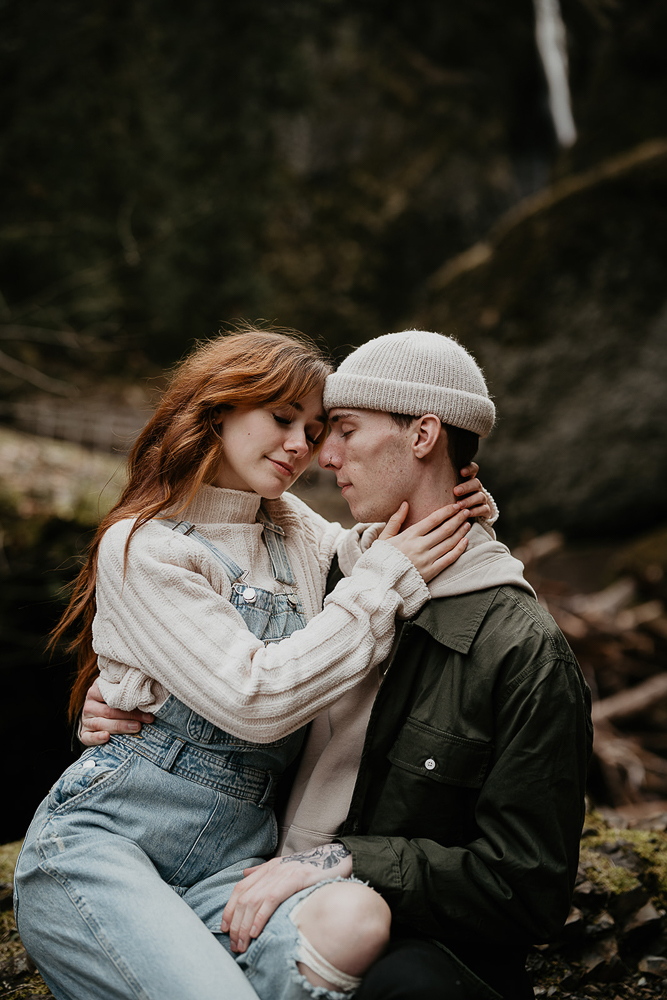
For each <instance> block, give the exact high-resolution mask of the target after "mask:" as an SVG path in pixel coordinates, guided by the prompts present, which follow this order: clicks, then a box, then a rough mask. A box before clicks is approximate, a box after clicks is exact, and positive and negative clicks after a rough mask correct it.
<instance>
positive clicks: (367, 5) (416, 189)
mask: <svg viewBox="0 0 667 1000" xmlns="http://www.w3.org/2000/svg"><path fill="white" fill-rule="evenodd" d="M538 6H539V5H538V4H537V2H536V4H535V5H534V4H533V2H532V0H504V2H503V3H498V2H494V0H469V2H467V3H465V4H454V3H441V2H436V0H411V3H409V4H406V3H399V2H395V0H355V2H354V3H352V2H350V0H281V2H280V3H278V2H276V0H226V2H225V3H224V4H221V3H219V2H216V0H190V2H189V3H188V4H187V5H186V4H182V3H178V2H176V0H87V2H86V3H83V2H82V0H61V2H59V3H57V4H54V3H52V2H47V0H20V2H19V0H0V123H1V124H0V340H1V341H2V344H0V420H1V421H2V425H3V426H0V453H1V454H2V463H1V465H2V468H0V518H1V523H2V531H3V538H4V555H3V561H2V565H1V566H0V573H1V576H0V638H1V639H2V646H3V653H2V683H3V710H2V718H1V719H0V732H1V733H2V741H3V763H4V766H5V767H4V770H5V771H6V775H7V777H6V780H5V794H6V796H8V800H9V801H10V802H12V809H11V810H10V812H11V816H10V818H9V820H8V822H7V825H6V828H3V829H2V830H1V831H0V839H10V838H15V837H19V836H21V834H22V833H23V831H24V829H25V825H26V822H27V820H28V818H29V816H30V815H31V813H32V811H33V809H34V807H35V805H36V803H37V801H38V800H39V798H40V796H41V795H42V794H43V792H44V791H45V790H46V789H47V788H48V786H49V784H50V783H51V781H52V780H53V779H54V777H55V776H56V775H57V774H58V773H59V771H60V770H61V769H62V766H63V765H64V764H66V763H67V762H68V759H69V758H68V754H69V749H68V744H69V737H68V733H67V727H66V725H65V722H64V704H65V700H66V690H67V678H68V676H69V674H70V672H71V669H72V665H71V662H70V661H69V659H68V658H67V657H66V656H65V655H64V654H59V655H57V656H56V657H55V658H54V659H52V660H49V659H48V657H47V656H46V654H45V651H44V636H45V634H46V633H47V632H48V629H49V628H50V627H51V625H52V624H53V622H54V621H55V619H56V618H57V615H58V613H59V610H60V609H61V608H62V592H61V587H62V586H63V584H65V583H66V582H67V581H68V580H69V579H70V578H71V575H72V572H73V569H74V568H75V566H76V563H77V558H78V555H79V554H80V552H81V551H82V549H83V547H84V546H85V542H86V539H87V538H88V537H89V531H90V527H91V524H92V523H93V522H94V520H95V518H96V516H97V513H96V512H97V509H98V507H97V504H98V501H97V493H98V492H99V489H100V488H101V487H102V486H103V485H104V483H105V481H106V480H107V479H108V478H109V476H112V475H113V473H114V470H115V469H116V468H117V467H119V466H121V465H122V454H123V449H124V447H125V445H126V444H127V441H128V440H129V439H130V437H131V434H132V432H133V431H136V429H137V428H138V427H139V426H140V425H141V422H142V421H143V420H144V419H145V417H146V414H147V413H148V412H149V410H150V405H151V401H152V399H153V398H154V393H155V391H156V390H157V389H159V386H160V384H161V378H162V375H161V373H162V372H163V370H164V369H165V367H168V366H170V365H172V364H173V363H174V362H175V361H176V360H177V359H178V358H179V357H181V356H182V355H183V353H184V352H185V351H186V350H187V349H188V348H189V347H190V346H191V345H192V344H193V343H194V342H195V341H197V340H200V339H202V338H207V337H210V336H212V335H214V334H215V333H216V332H217V331H218V330H219V329H220V328H221V326H222V325H223V324H225V323H228V322H231V321H233V320H234V319H236V318H247V319H251V320H255V319H257V318H264V319H266V320H268V321H274V320H275V321H277V322H278V323H280V324H283V325H289V326H294V327H297V328H299V329H302V330H304V331H305V332H306V333H308V334H309V335H311V336H313V337H315V338H317V339H319V340H321V341H322V342H323V343H324V344H326V345H327V346H328V347H329V349H330V350H331V352H332V353H333V355H334V357H335V358H337V359H340V358H342V357H343V356H344V355H345V354H346V353H347V352H348V350H349V349H350V348H351V347H353V346H356V345H358V344H360V343H363V342H364V341H366V340H368V339H369V338H370V337H374V336H378V335H380V334H383V333H386V332H390V331H394V330H399V329H403V328H405V327H407V326H414V325H416V326H422V327H425V328H427V329H433V330H438V331H441V332H443V333H447V334H451V335H454V336H456V337H457V338H458V339H459V340H460V341H461V342H462V343H463V344H465V345H466V346H467V347H469V348H470V349H471V350H472V351H473V352H474V353H475V355H476V356H477V358H478V359H479V361H480V363H481V364H482V366H483V367H484V369H485V372H486V375H487V378H488V381H489V385H490V388H491V391H492V394H493V396H494V397H495V400H496V403H497V406H498V411H499V421H498V425H497V428H496V430H495V431H494V433H493V435H492V437H491V439H490V441H489V443H488V445H487V444H485V445H484V447H483V448H482V450H481V452H480V456H481V457H480V461H481V463H482V471H483V479H484V482H485V483H486V484H487V486H488V487H489V489H490V490H491V491H492V492H493V493H494V495H495V496H496V497H497V499H498V501H499V504H500V506H501V508H502V520H501V524H500V531H501V537H503V538H504V539H505V540H507V541H508V542H509V543H511V544H513V545H517V544H523V545H524V546H525V545H526V544H527V543H528V542H529V540H530V538H531V536H535V535H542V534H543V533H544V532H551V531H554V530H558V531H560V532H562V533H564V536H565V538H566V540H567V545H568V551H569V552H570V553H573V554H574V555H573V560H574V561H572V560H570V563H568V567H569V569H567V573H569V574H570V576H572V574H573V573H575V575H576V580H575V581H574V583H575V585H576V586H575V589H578V590H595V589H596V588H598V589H599V588H600V587H603V586H604V585H606V584H608V583H610V582H613V579H614V575H618V573H620V572H627V568H628V566H631V568H632V572H633V573H634V580H635V591H634V592H633V593H634V598H633V599H634V601H635V603H637V604H639V605H640V606H644V604H646V602H647V601H651V600H652V601H654V602H655V601H664V598H665V596H667V588H666V586H665V571H667V527H665V525H666V524H667V515H666V514H665V502H664V497H665V488H666V485H667V483H666V479H667V471H666V462H665V458H666V456H667V419H666V417H667V412H666V410H667V405H666V402H665V399H666V397H667V393H666V392H665V385H666V378H665V376H666V375H667V282H666V281H665V261H666V258H667V253H666V251H667V121H666V111H665V108H667V60H665V57H664V51H665V40H666V39H667V2H665V0H633V2H630V0H562V2H561V4H560V7H561V11H562V17H563V21H564V24H565V27H566V44H567V56H568V64H569V66H568V80H569V92H570V96H571V107H572V115H573V121H574V125H575V127H576V141H572V140H573V138H574V136H573V135H571V136H570V138H569V139H567V137H566V138H565V139H564V138H563V136H562V135H561V139H560V142H559V140H558V138H557V135H556V131H555V127H554V116H553V113H552V109H551V107H550V100H549V99H550V92H549V87H548V85H547V78H546V77H545V72H544V69H543V63H542V61H541V58H540V54H539V51H538V47H537V45H536V35H535V11H536V9H537V7H538ZM555 6H556V7H557V6H558V5H557V4H556V5H555ZM53 437H60V438H69V439H70V440H74V441H77V442H78V444H76V445H75V444H70V445H65V444H63V443H62V442H54V441H51V440H50V439H51V438H53ZM104 449H106V451H107V453H111V454H115V455H116V457H115V458H112V457H110V456H109V454H107V455H103V454H102V453H101V450H102V451H103V450H104ZM312 488H313V490H314V493H313V499H314V500H317V498H318V497H319V496H320V493H321V486H318V483H317V482H316V481H314V485H313V487H312ZM113 489H114V486H113V484H112V485H111V486H110V487H109V488H108V489H107V490H106V496H107V498H108V496H109V495H112V494H113ZM318 489H319V490H320V493H318V492H317V491H318ZM102 502H103V503H104V502H105V501H102ZM572 567H574V569H573V568H572ZM642 602H644V603H643V604H642ZM662 607H663V613H664V605H663V606H662ZM659 618H660V615H657V619H659ZM665 638H667V635H666V636H665ZM644 652H646V649H645V650H644ZM650 656H653V659H652V660H651V663H652V665H653V666H652V667H651V670H658V669H664V662H663V660H661V659H660V656H662V653H660V655H659V656H658V654H656V652H655V648H654V649H653V652H652V653H651V654H650ZM650 656H649V659H650ZM656 656H658V659H657V660H656V658H655V657H656ZM646 669H647V670H648V668H646ZM648 672H649V673H650V672H651V671H650V670H648ZM645 675H646V670H645V671H644V674H642V671H641V670H638V671H636V673H635V675H634V680H635V681H637V682H638V681H641V680H642V679H643V677H644V676H645ZM592 679H593V681H596V682H597V683H598V685H599V687H600V690H601V693H602V694H605V693H607V694H608V693H613V691H614V682H613V680H612V681H609V679H608V676H607V685H608V686H607V688H605V683H604V682H603V681H602V680H601V679H600V678H595V677H593V678H592ZM609 685H610V686H609ZM663 722H664V720H663ZM661 724H662V723H661ZM662 732H663V734H664V732H665V727H664V725H663V728H662ZM661 752H663V753H667V744H666V746H665V747H663V749H662V751H661Z"/></svg>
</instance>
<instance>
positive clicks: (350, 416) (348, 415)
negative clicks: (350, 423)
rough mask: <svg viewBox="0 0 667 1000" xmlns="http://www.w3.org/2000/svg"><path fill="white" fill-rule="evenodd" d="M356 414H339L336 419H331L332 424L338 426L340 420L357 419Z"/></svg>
mask: <svg viewBox="0 0 667 1000" xmlns="http://www.w3.org/2000/svg"><path fill="white" fill-rule="evenodd" d="M356 416H357V414H356V413H337V414H336V416H335V417H329V423H330V424H336V423H338V421H339V420H350V419H351V418H352V419H354V417H356Z"/></svg>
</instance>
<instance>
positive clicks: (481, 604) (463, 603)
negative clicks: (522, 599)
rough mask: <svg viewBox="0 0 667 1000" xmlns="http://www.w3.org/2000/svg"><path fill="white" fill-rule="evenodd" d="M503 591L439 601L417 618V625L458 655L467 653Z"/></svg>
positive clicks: (482, 591) (443, 598)
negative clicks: (498, 595) (494, 602)
mask: <svg viewBox="0 0 667 1000" xmlns="http://www.w3.org/2000/svg"><path fill="white" fill-rule="evenodd" d="M499 590H500V587H490V588H489V589H488V590H477V591H475V592H474V593H472V594H461V596H459V597H440V598H438V597H436V598H433V600H431V601H429V602H428V603H427V604H426V605H424V607H423V608H422V610H421V611H420V612H419V614H418V615H417V617H416V618H415V625H419V626H420V627H421V628H423V629H425V630H426V631H427V632H428V633H429V635H431V636H433V638H434V639H435V640H436V641H437V642H439V643H442V645H443V646H448V647H449V649H453V650H455V651H456V652H457V653H467V652H468V650H469V649H470V647H471V646H472V644H473V640H474V638H475V636H476V635H477V633H478V631H479V628H480V625H481V624H482V622H483V621H484V619H485V617H486V613H487V611H488V610H489V608H490V607H491V604H492V603H493V601H494V600H495V597H496V594H497V593H498V591H499Z"/></svg>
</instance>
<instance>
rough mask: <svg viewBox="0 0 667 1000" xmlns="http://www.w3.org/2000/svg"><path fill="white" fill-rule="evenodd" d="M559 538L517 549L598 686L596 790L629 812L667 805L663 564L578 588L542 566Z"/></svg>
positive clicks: (602, 800)
mask: <svg viewBox="0 0 667 1000" xmlns="http://www.w3.org/2000/svg"><path fill="white" fill-rule="evenodd" d="M561 546H562V537H561V536H560V535H558V534H557V533H555V532H553V533H550V534H547V535H542V536H540V537H538V538H535V539H533V540H532V541H531V542H529V543H527V544H526V545H523V546H521V547H520V548H519V549H516V550H515V552H514V554H515V555H516V556H517V557H518V558H520V559H521V560H522V562H524V564H525V566H526V575H527V577H528V578H529V579H530V581H531V583H532V584H533V586H534V587H535V589H536V591H537V593H538V597H539V600H540V603H541V604H542V605H543V606H544V607H546V608H547V609H548V610H549V611H550V612H551V614H552V615H553V617H554V618H555V619H556V621H557V623H558V625H559V626H560V628H561V629H562V631H563V632H564V633H565V636H566V637H567V639H568V641H569V643H570V645H571V646H572V648H573V650H574V652H575V654H576V656H577V658H578V660H579V663H580V664H581V667H582V670H583V672H584V675H585V677H586V680H587V681H588V684H589V686H590V688H591V691H592V693H593V722H594V725H595V743H594V764H593V768H592V771H591V778H590V792H591V795H592V798H593V800H594V802H595V803H596V804H597V805H598V806H599V805H606V806H608V807H611V808H613V809H614V810H616V811H620V812H621V813H622V814H623V815H625V816H627V817H628V818H632V817H640V816H642V815H648V814H650V813H655V814H657V813H660V812H667V614H666V613H665V606H664V603H663V601H662V600H661V599H660V597H659V596H658V595H659V594H661V593H664V591H663V589H662V588H663V580H662V576H663V571H662V569H661V567H660V566H659V565H658V564H655V565H650V564H649V565H648V567H646V568H645V569H644V571H643V572H642V574H641V578H640V575H639V574H635V575H630V574H627V575H622V576H620V577H619V578H617V579H616V580H615V581H614V582H613V583H611V585H609V586H608V587H607V588H606V589H604V590H600V591H598V592H596V593H587V594H580V593H574V592H573V591H572V590H571V588H569V587H568V586H566V585H565V584H564V583H562V582H561V581H559V580H554V579H552V578H550V577H548V576H547V575H546V574H545V573H544V572H542V569H541V567H543V566H544V565H546V564H547V563H548V558H549V557H551V556H553V555H554V553H555V552H557V551H558V549H559V548H560V547H561ZM647 597H648V598H649V599H647Z"/></svg>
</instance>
